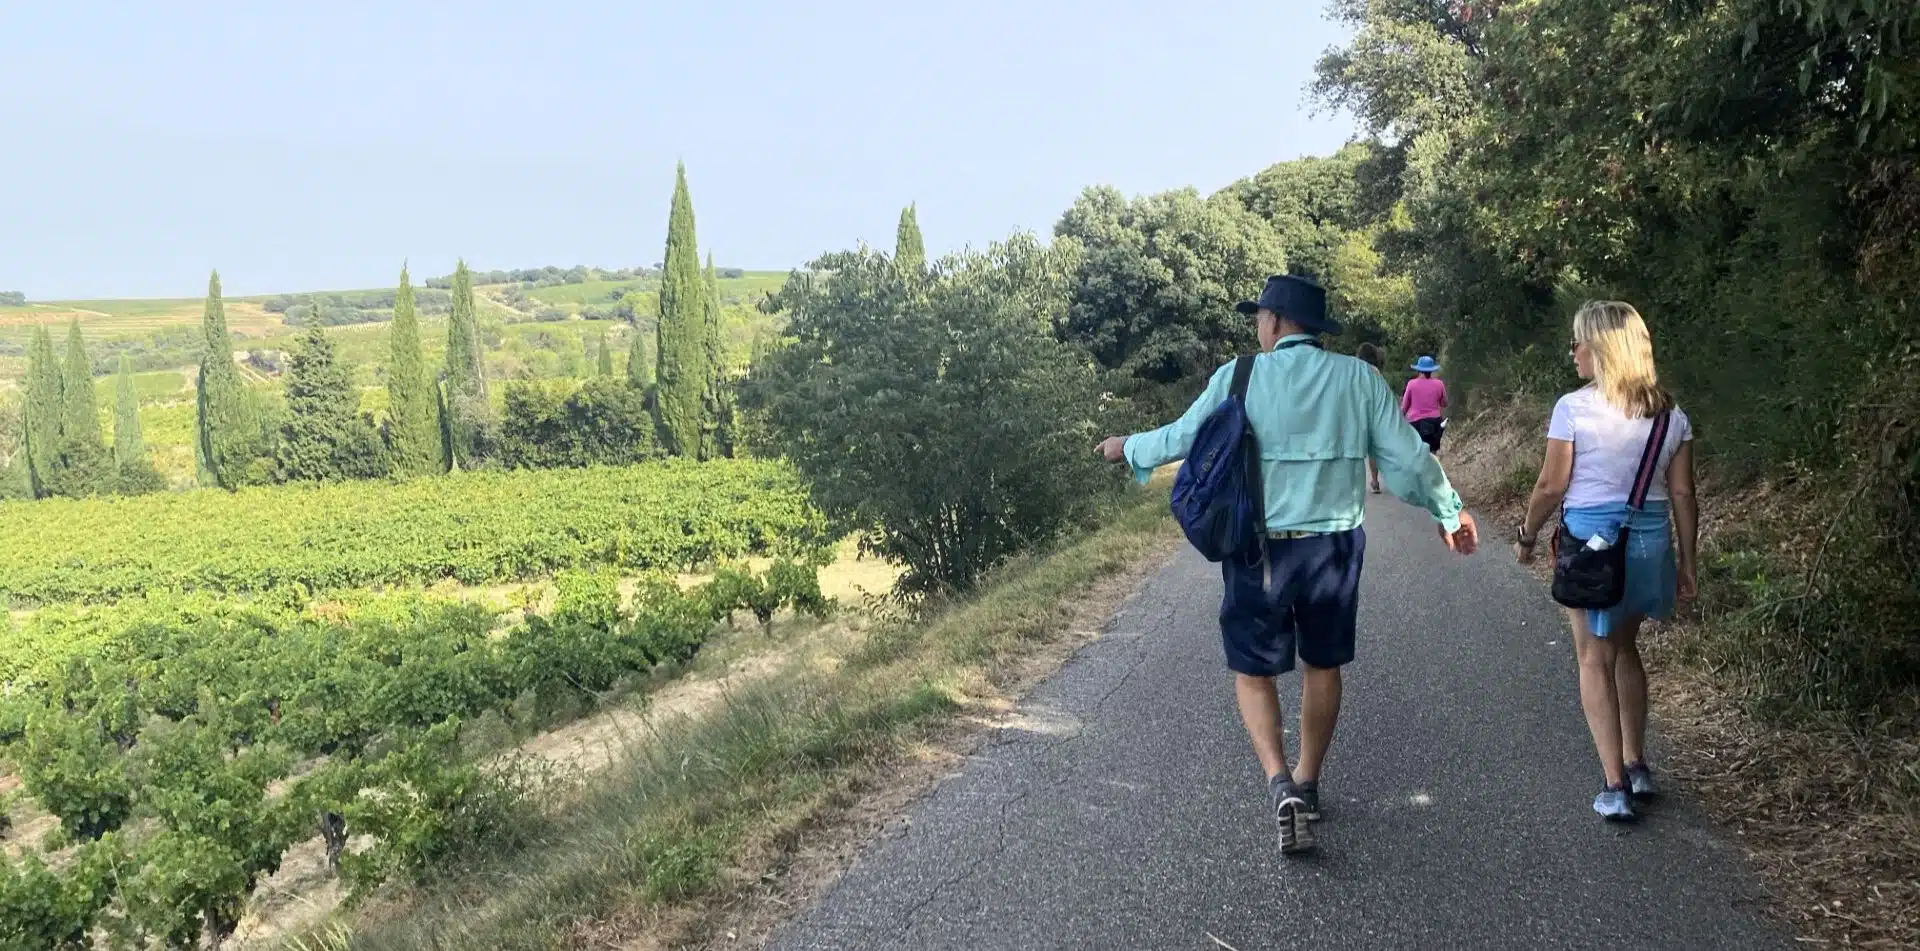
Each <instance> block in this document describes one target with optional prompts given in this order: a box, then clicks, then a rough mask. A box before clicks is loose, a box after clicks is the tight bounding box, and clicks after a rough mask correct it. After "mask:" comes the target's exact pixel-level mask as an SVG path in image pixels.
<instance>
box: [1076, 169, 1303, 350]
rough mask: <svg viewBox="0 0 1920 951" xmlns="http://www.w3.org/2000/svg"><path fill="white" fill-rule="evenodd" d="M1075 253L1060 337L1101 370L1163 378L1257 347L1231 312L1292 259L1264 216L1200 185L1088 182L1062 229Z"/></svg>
mask: <svg viewBox="0 0 1920 951" xmlns="http://www.w3.org/2000/svg"><path fill="white" fill-rule="evenodd" d="M1054 234H1055V237H1056V239H1057V240H1059V241H1061V242H1063V243H1065V244H1067V245H1069V246H1071V248H1072V253H1073V254H1074V256H1075V257H1076V259H1077V267H1076V268H1075V271H1074V274H1073V278H1072V279H1073V288H1072V300H1071V302H1070V304H1069V305H1068V306H1067V307H1066V308H1065V310H1064V312H1062V313H1060V314H1058V315H1049V316H1051V317H1052V318H1053V320H1054V323H1055V327H1056V330H1057V332H1058V333H1059V335H1060V338H1061V339H1063V340H1066V341H1068V342H1071V343H1074V344H1076V345H1078V346H1080V347H1082V348H1084V349H1086V350H1087V351H1088V352H1089V353H1091V354H1092V355H1093V357H1094V359H1095V360H1097V361H1099V363H1100V366H1101V367H1103V368H1105V369H1108V370H1123V371H1125V372H1126V373H1127V374H1128V375H1131V376H1135V377H1139V378H1141V379H1144V380H1148V381H1152V382H1156V383H1172V382H1175V381H1178V380H1181V379H1183V378H1187V377H1192V376H1196V375H1198V376H1203V377H1204V376H1205V375H1206V374H1209V373H1212V372H1213V369H1214V368H1215V367H1217V366H1219V365H1220V364H1221V363H1223V362H1225V361H1226V360H1228V359H1230V358H1231V357H1232V356H1233V355H1235V354H1238V353H1241V352H1244V351H1246V350H1247V349H1249V348H1251V347H1252V346H1253V327H1252V324H1251V323H1250V322H1249V321H1248V320H1247V319H1246V318H1244V317H1242V316H1240V315H1239V314H1236V313H1235V312H1234V310H1233V305H1234V303H1236V302H1238V301H1241V300H1245V299H1246V298H1247V297H1248V296H1249V294H1251V293H1253V292H1256V291H1258V289H1259V287H1260V283H1261V282H1262V281H1263V280H1265V279H1266V277H1267V275H1269V274H1275V273H1279V272H1280V271H1281V270H1283V269H1284V267H1285V264H1286V250H1285V248H1284V247H1282V245H1281V243H1280V240H1279V238H1278V237H1277V236H1276V235H1275V234H1274V232H1273V229H1272V228H1271V227H1269V226H1268V225H1267V224H1266V222H1264V221H1263V220H1261V219H1260V218H1258V217H1256V216H1255V215H1253V214H1252V213H1251V212H1249V211H1247V210H1246V208H1245V207H1243V206H1242V205H1241V204H1240V203H1239V202H1238V201H1237V200H1235V199H1234V198H1232V197H1231V196H1229V195H1217V196H1214V197H1212V198H1201V197H1200V195H1199V194H1198V193H1197V192H1195V191H1193V190H1192V189H1182V190H1179V191H1172V192H1166V193H1164V194H1159V195H1150V196H1147V197H1145V198H1139V199H1134V200H1128V199H1127V198H1126V197H1125V196H1123V195H1121V194H1120V192H1118V191H1116V190H1114V189H1112V188H1090V189H1088V190H1087V191H1086V193H1085V194H1083V195H1081V196H1080V199H1079V200H1078V201H1076V202H1074V204H1073V207H1072V208H1070V209H1068V210H1067V212H1066V214H1065V215H1063V216H1062V217H1061V219H1060V223H1059V225H1058V226H1057V227H1056V228H1055V229H1054Z"/></svg>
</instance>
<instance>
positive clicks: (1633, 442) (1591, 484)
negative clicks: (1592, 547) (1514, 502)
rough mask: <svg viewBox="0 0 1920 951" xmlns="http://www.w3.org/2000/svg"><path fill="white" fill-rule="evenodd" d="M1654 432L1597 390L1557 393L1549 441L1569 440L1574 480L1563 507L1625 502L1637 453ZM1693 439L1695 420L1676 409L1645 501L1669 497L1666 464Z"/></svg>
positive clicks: (1650, 422)
mask: <svg viewBox="0 0 1920 951" xmlns="http://www.w3.org/2000/svg"><path fill="white" fill-rule="evenodd" d="M1652 432H1653V420H1652V419H1650V418H1642V419H1628V418H1627V414H1625V413H1623V412H1621V411H1620V410H1619V409H1617V408H1615V407H1614V405H1613V404H1612V403H1609V402H1607V401H1606V400H1605V399H1604V398H1602V397H1601V396H1600V390H1599V389H1598V388H1596V387H1592V386H1588V387H1585V388H1583V389H1579V390H1575V391H1573V392H1572V393H1568V394H1567V395H1565V396H1562V397H1560V401H1559V402H1558V403H1555V404H1553V420H1552V421H1551V422H1549V423H1548V424H1547V438H1548V439H1562V440H1565V441H1567V442H1570V443H1573V482H1572V483H1571V484H1570V485H1568V486H1567V500H1566V503H1565V504H1566V506H1567V507H1568V508H1582V507H1585V506H1589V505H1606V504H1608V503H1617V502H1625V501H1627V499H1628V498H1629V497H1630V496H1631V495H1633V478H1634V476H1635V475H1636V474H1637V473H1638V470H1639V468H1640V454H1641V453H1642V452H1645V451H1646V448H1647V437H1648V436H1649V435H1651V434H1652ZM1692 438H1693V424H1692V423H1691V422H1689V421H1688V420H1687V414H1686V413H1684V412H1682V411H1681V410H1680V409H1679V408H1678V407H1675V408H1674V411H1673V420H1672V422H1671V424H1670V425H1669V426H1668V427H1667V441H1666V444H1665V445H1663V446H1661V447H1660V460H1659V463H1658V464H1657V466H1656V467H1655V469H1654V478H1653V484H1652V485H1651V486H1648V487H1647V500H1648V501H1656V502H1663V501H1666V499H1667V466H1668V464H1670V463H1671V462H1673V454H1674V453H1675V452H1676V451H1678V450H1679V448H1680V444H1681V443H1683V442H1686V441H1687V440H1690V439H1692Z"/></svg>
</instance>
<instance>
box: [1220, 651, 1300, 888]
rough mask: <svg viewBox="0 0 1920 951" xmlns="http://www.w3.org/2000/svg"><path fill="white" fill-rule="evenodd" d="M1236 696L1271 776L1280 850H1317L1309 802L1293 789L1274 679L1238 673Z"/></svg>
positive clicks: (1269, 788)
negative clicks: (1314, 846) (1314, 843)
mask: <svg viewBox="0 0 1920 951" xmlns="http://www.w3.org/2000/svg"><path fill="white" fill-rule="evenodd" d="M1233 693H1234V697H1235V699H1237V700H1239V702H1240V720H1241V722H1243V723H1245V724H1246V726H1247V738H1248V739H1250V740H1252V741H1253V752H1254V755H1255V756H1258V757H1260V768H1261V770H1262V771H1264V772H1265V773H1266V774H1267V792H1268V794H1269V795H1271V796H1272V797H1273V807H1274V818H1275V819H1277V820H1278V821H1279V823H1280V851H1281V852H1282V853H1284V854H1289V855H1291V854H1297V853H1301V852H1307V851H1310V850H1312V848H1313V831H1312V829H1310V828H1309V826H1308V823H1309V821H1310V820H1309V818H1308V816H1307V814H1306V812H1305V807H1306V803H1305V802H1304V801H1303V800H1301V799H1300V797H1299V796H1298V795H1297V793H1296V791H1295V790H1294V788H1293V777H1292V776H1291V775H1290V774H1289V773H1288V772H1287V740H1286V736H1285V734H1284V733H1283V732H1282V731H1281V728H1280V695H1279V693H1277V692H1276V691H1275V690H1274V687H1273V678H1272V677H1254V676H1250V675H1247V674H1235V675H1234V677H1233Z"/></svg>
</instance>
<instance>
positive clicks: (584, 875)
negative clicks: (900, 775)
mask: <svg viewBox="0 0 1920 951" xmlns="http://www.w3.org/2000/svg"><path fill="white" fill-rule="evenodd" d="M1164 504H1165V494H1164V488H1163V489H1162V490H1160V491H1157V492H1154V493H1150V494H1148V495H1146V496H1143V497H1136V498H1135V500H1134V501H1133V503H1132V504H1130V505H1127V506H1125V507H1123V508H1121V509H1119V510H1118V511H1116V512H1115V513H1114V515H1113V516H1112V517H1111V518H1110V519H1109V522H1108V524H1107V526H1106V527H1105V528H1103V529H1101V530H1099V531H1097V532H1095V533H1093V534H1091V535H1089V536H1087V537H1084V538H1081V539H1079V540H1077V541H1073V542H1070V543H1067V544H1064V545H1063V546H1061V547H1060V548H1058V549H1057V550H1055V551H1054V552H1052V553H1051V554H1047V555H1042V556H1035V557H1030V558H1026V559H1022V560H1020V561H1018V562H1016V563H1014V564H1011V565H1009V566H1007V567H1006V568H1004V569H1003V570H1001V571H1000V572H998V573H996V576H995V578H994V580H993V581H992V582H991V583H990V584H988V585H987V586H986V588H985V589H984V590H983V593H982V594H981V595H979V596H978V597H977V598H975V599H973V600H971V601H969V602H966V603H963V604H959V605H955V606H952V607H951V608H949V609H947V610H945V611H942V612H940V613H938V614H936V615H934V616H932V617H930V618H929V619H927V620H924V621H921V622H899V623H894V624H887V625H882V626H880V627H878V628H876V629H874V630H873V631H871V632H869V633H866V634H865V635H852V634H848V635H846V636H845V640H844V642H842V643H839V644H838V645H837V647H836V648H835V649H834V650H833V651H829V653H831V654H836V655H837V656H835V657H834V659H832V660H829V661H822V659H821V658H819V657H805V658H795V659H794V660H793V662H792V663H791V665H790V669H788V670H786V671H785V672H783V673H781V674H779V675H777V676H768V677H764V678H761V679H759V680H757V681H755V682H754V683H753V684H750V685H748V686H745V687H742V688H740V689H737V690H732V691H729V693H728V695H727V698H726V700H725V701H724V702H723V703H721V704H720V705H718V706H717V707H716V708H715V709H713V710H712V711H710V712H709V713H707V714H706V715H704V716H702V717H700V718H698V719H693V720H689V721H685V722H681V723H678V724H669V725H666V726H663V727H661V728H660V731H659V732H658V733H657V734H655V735H651V736H650V738H649V740H648V742H647V744H646V746H645V747H644V748H640V749H635V750H632V751H630V753H631V756H630V758H629V759H628V760H627V761H626V762H624V763H623V764H621V765H618V766H616V767H614V768H613V769H611V770H609V771H608V773H606V774H604V775H603V776H602V777H600V778H599V779H598V780H597V781H595V782H594V783H592V784H591V785H590V786H589V787H588V789H587V791H586V792H585V793H584V794H583V795H582V796H581V797H580V799H579V801H577V802H574V803H570V804H569V805H568V807H567V808H566V809H565V810H564V812H563V813H562V814H560V815H559V816H558V817H557V823H556V829H555V831H554V832H553V833H551V834H550V836H549V837H548V838H547V839H546V840H545V841H544V842H542V843H541V844H539V845H537V846H536V847H534V848H533V849H531V850H529V851H527V852H524V853H520V854H511V855H497V856H492V857H490V858H488V859H486V860H482V861H481V862H480V864H478V865H475V866H472V867H469V868H467V869H464V870H462V872H461V873H460V874H459V875H457V876H456V877H455V878H454V880H453V882H452V883H451V884H446V885H442V886H439V887H435V888H433V889H430V890H429V891H427V892H426V893H421V894H414V895H407V896H402V897H401V898H400V899H399V902H398V903H399V905H400V907H399V908H392V907H387V908H380V907H376V908H374V909H371V910H370V913H369V914H368V915H366V917H365V918H364V919H363V920H361V921H358V922H346V923H344V926H343V927H338V928H336V929H334V930H333V931H332V932H331V933H330V934H329V935H328V936H327V937H324V938H321V939H319V940H318V941H317V942H315V943H314V944H313V945H310V946H321V947H328V948H333V949H340V951H344V949H349V948H351V949H361V951H385V949H401V948H408V949H411V948H428V947H433V948H455V947H462V948H464V947H475V948H479V947H484V948H495V949H503V951H506V949H511V951H533V949H553V948H563V947H583V946H587V945H589V944H591V945H593V946H601V944H602V943H604V944H605V945H606V946H619V945H624V944H625V943H626V942H628V941H630V940H632V939H634V938H635V937H636V935H634V934H632V933H611V934H605V933H598V932H596V933H594V934H593V935H592V940H588V939H587V936H586V935H584V934H583V932H582V930H581V923H583V922H609V921H620V922H643V921H647V920H649V919H650V918H652V917H653V913H654V912H657V911H661V910H665V909H667V908H670V907H671V906H673V905H676V904H680V903H685V902H688V901H696V902H697V901H700V900H704V899H706V898H709V897H712V896H715V895H716V894H717V893H720V892H722V891H723V890H725V889H727V888H728V887H729V886H728V885H727V884H726V883H727V882H729V881H734V880H738V879H739V877H738V876H730V875H729V874H728V870H729V868H730V867H731V866H734V865H737V864H740V863H741V862H743V861H746V862H748V863H749V864H751V861H752V860H751V859H750V858H749V856H750V855H751V854H753V852H754V849H755V845H756V843H767V842H770V841H776V840H783V839H788V838H789V837H791V836H795V835H798V834H800V833H801V831H802V830H803V829H804V828H805V827H806V826H807V825H808V824H809V823H810V822H812V821H814V820H816V819H819V818H821V817H823V816H825V815H826V814H828V813H829V812H830V810H831V808H832V806H833V805H834V804H835V803H836V802H844V801H846V800H847V799H848V798H849V797H850V795H851V791H852V789H853V788H855V786H856V785H857V784H858V783H860V782H861V781H863V780H869V779H873V778H877V777H879V776H881V775H883V774H884V771H885V770H887V769H888V768H889V766H890V765H897V764H898V758H899V756H900V755H901V754H902V752H903V751H904V750H906V749H907V748H908V747H909V746H910V745H911V744H912V743H913V742H914V741H915V740H916V739H919V738H920V737H923V736H925V735H926V731H927V730H928V729H929V728H931V727H933V726H935V725H937V724H939V723H941V722H944V721H947V720H949V719H951V718H952V717H953V716H954V715H955V714H956V713H959V712H962V711H965V710H967V709H968V708H969V707H970V706H971V705H973V704H975V703H977V702H979V700H978V698H983V697H992V696H994V695H995V694H997V693H998V692H999V688H998V686H997V684H998V683H999V682H1000V680H1001V679H1002V678H1004V677H1005V676H1007V675H1008V674H1009V673H1010V672H1011V670H1012V669H1013V667H1014V665H1015V664H1017V663H1018V662H1019V661H1020V660H1022V659H1024V658H1025V657H1027V656H1028V655H1030V654H1031V653H1032V652H1033V651H1035V650H1036V649H1038V648H1040V647H1041V646H1043V645H1045V644H1047V643H1049V642H1052V641H1054V640H1057V639H1058V638H1060V637H1061V636H1063V634H1064V633H1065V632H1066V630H1067V627H1068V621H1069V619H1070V618H1071V617H1072V607H1071V606H1072V605H1073V604H1074V603H1075V601H1076V600H1077V599H1078V598H1079V597H1080V596H1082V595H1083V594H1084V592H1085V591H1086V589H1087V588H1088V587H1089V586H1090V585H1092V584H1093V583H1094V582H1095V581H1098V580H1099V579H1101V578H1103V577H1106V576H1109V575H1112V574H1114V573H1117V572H1120V571H1124V570H1126V569H1128V568H1129V567H1131V566H1133V565H1135V564H1137V563H1139V561H1140V560H1141V559H1142V558H1145V557H1147V556H1149V555H1150V554H1152V553H1154V552H1156V551H1160V550H1163V549H1164V547H1165V546H1166V545H1167V544H1168V543H1169V542H1170V541H1171V540H1172V539H1173V538H1174V537H1175V535H1174V533H1173V532H1172V530H1171V523H1170V522H1169V521H1168V520H1167V518H1166V517H1165V509H1164ZM746 871H747V872H748V873H749V875H748V877H747V880H751V873H757V872H759V871H761V870H760V869H757V868H748V869H747V870H746ZM653 937H660V936H653Z"/></svg>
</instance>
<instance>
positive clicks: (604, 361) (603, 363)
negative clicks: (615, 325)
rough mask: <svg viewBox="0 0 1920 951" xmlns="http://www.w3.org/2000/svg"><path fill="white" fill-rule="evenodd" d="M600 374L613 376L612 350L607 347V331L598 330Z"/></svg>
mask: <svg viewBox="0 0 1920 951" xmlns="http://www.w3.org/2000/svg"><path fill="white" fill-rule="evenodd" d="M600 375H601V376H605V377H611V376H613V351H612V350H609V349H607V332H606V331H604V330H602V331H600Z"/></svg>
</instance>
